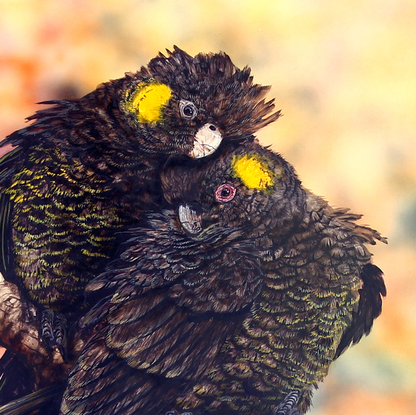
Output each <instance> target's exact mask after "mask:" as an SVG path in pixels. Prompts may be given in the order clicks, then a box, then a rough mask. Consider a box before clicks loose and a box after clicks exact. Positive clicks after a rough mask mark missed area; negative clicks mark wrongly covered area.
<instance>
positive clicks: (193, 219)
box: [179, 205, 202, 235]
mask: <svg viewBox="0 0 416 415" xmlns="http://www.w3.org/2000/svg"><path fill="white" fill-rule="evenodd" d="M179 221H180V222H181V225H182V227H183V228H184V230H185V231H186V232H188V233H190V234H193V235H196V234H197V233H199V232H201V231H202V223H201V215H198V214H197V213H196V212H195V210H192V209H191V208H190V207H189V206H188V205H180V206H179Z"/></svg>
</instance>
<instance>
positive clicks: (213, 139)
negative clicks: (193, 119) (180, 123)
mask: <svg viewBox="0 0 416 415" xmlns="http://www.w3.org/2000/svg"><path fill="white" fill-rule="evenodd" d="M221 141H222V134H221V133H220V131H219V130H218V128H217V127H216V126H215V125H214V124H210V123H207V124H204V125H203V126H202V127H201V128H200V129H199V130H198V131H197V133H196V135H195V141H194V148H193V149H192V150H191V152H190V153H189V156H190V157H192V158H195V159H199V158H202V157H206V156H209V155H210V154H212V153H213V152H214V151H215V150H216V149H217V148H218V147H219V145H220V144H221Z"/></svg>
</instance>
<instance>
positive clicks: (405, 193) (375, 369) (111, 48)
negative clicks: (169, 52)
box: [0, 0, 416, 415]
mask: <svg viewBox="0 0 416 415" xmlns="http://www.w3.org/2000/svg"><path fill="white" fill-rule="evenodd" d="M175 44H176V45H178V46H179V47H180V48H182V49H184V50H186V51H187V52H188V53H190V54H191V55H195V54H197V53H198V52H200V51H204V52H210V51H212V52H218V51H220V50H222V51H225V52H226V53H228V54H229V55H230V56H231V58H232V60H233V62H234V63H235V64H236V65H237V66H238V67H240V68H241V67H243V66H245V65H248V66H250V67H251V68H252V73H253V75H254V77H255V81H256V82H257V83H261V84H268V85H272V89H271V91H270V94H269V97H270V98H272V97H274V98H275V99H276V105H277V108H280V109H282V112H283V114H284V116H283V117H282V118H280V119H279V120H278V121H277V122H276V123H275V124H273V125H270V126H268V127H266V128H265V129H264V130H262V131H261V132H260V133H259V139H260V141H261V142H262V143H263V144H272V148H273V149H274V150H275V151H278V152H280V153H282V154H283V156H284V157H285V158H286V159H287V160H288V161H289V162H291V163H292V164H293V165H294V166H295V167H296V169H297V171H298V173H299V175H300V178H301V179H302V181H303V183H304V185H305V187H307V188H309V189H311V190H313V191H314V192H315V193H316V194H318V195H321V196H325V198H326V199H327V200H328V201H329V202H330V203H331V204H332V205H334V206H338V207H350V208H351V209H352V210H353V211H354V212H356V213H362V214H364V218H363V220H362V223H364V224H369V225H371V226H372V227H373V228H375V229H377V230H379V231H380V232H381V233H382V234H383V235H385V236H387V237H388V238H389V244H388V245H378V246H376V247H374V249H373V250H372V251H373V252H374V257H375V263H376V264H377V265H378V266H380V267H381V268H382V269H383V271H384V272H385V277H386V284H387V288H388V296H387V298H386V299H385V302H384V311H383V314H382V316H381V317H380V318H379V319H378V320H377V321H376V323H375V326H374V329H373V332H372V334H371V335H370V336H369V337H368V338H366V339H364V340H363V341H362V342H361V343H360V344H359V345H357V346H355V347H353V348H352V349H350V350H349V351H348V352H347V353H346V354H345V355H343V356H342V357H341V358H340V359H339V361H337V362H336V363H335V364H334V365H333V366H332V367H331V370H330V374H329V376H328V377H327V379H326V380H325V382H324V383H323V384H322V385H321V386H320V389H319V391H318V392H317V393H316V395H315V398H314V408H313V409H312V411H311V415H318V414H319V415H329V414H338V413H342V414H344V415H350V414H351V415H352V414H354V415H361V414H366V415H370V414H374V415H383V414H389V415H391V414H394V415H396V414H398V415H399V414H400V415H401V414H416V376H415V373H416V282H415V281H414V279H415V269H416V2H414V1H409V0H379V1H378V0H349V1H348V2H347V1H339V2H334V1H331V0H278V1H274V0H238V1H237V0H229V1H226V0H210V1H205V0H193V1H182V0H137V1H133V0H100V1H98V0H97V1H86V0H33V1H32V0H26V1H25V0H0V138H3V137H5V136H6V135H8V134H10V133H11V132H12V131H14V130H16V129H18V128H21V127H23V126H24V125H25V121H24V119H25V117H27V116H29V115H31V114H32V113H33V112H34V111H35V110H36V109H37V106H36V105H35V103H36V102H39V101H43V100H47V99H55V98H77V97H80V96H82V95H84V94H86V93H87V92H89V91H91V90H92V89H94V88H95V87H96V86H97V84H99V83H101V82H104V81H107V80H109V79H114V78H119V77H122V76H123V75H124V72H126V71H136V70H138V69H139V68H140V66H141V65H144V64H146V63H147V62H148V61H149V59H151V58H152V57H154V56H156V54H157V53H158V52H159V51H164V50H165V48H169V49H171V48H172V47H173V45H175Z"/></svg>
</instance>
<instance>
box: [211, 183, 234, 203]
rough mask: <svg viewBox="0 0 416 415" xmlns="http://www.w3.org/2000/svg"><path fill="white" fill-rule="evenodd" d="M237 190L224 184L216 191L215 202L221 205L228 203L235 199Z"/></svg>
mask: <svg viewBox="0 0 416 415" xmlns="http://www.w3.org/2000/svg"><path fill="white" fill-rule="evenodd" d="M236 192H237V189H236V188H235V187H234V186H233V185H231V184H228V183H224V184H222V185H220V186H218V187H217V190H215V200H216V201H217V202H221V203H227V202H229V201H230V200H233V199H234V196H235V194H236Z"/></svg>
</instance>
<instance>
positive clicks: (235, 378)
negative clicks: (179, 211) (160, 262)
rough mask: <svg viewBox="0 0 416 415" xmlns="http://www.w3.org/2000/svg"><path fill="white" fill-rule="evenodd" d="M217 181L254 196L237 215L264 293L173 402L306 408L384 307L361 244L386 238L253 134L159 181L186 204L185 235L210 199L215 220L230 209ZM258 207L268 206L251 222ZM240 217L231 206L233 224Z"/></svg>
mask: <svg viewBox="0 0 416 415" xmlns="http://www.w3.org/2000/svg"><path fill="white" fill-rule="evenodd" d="M192 165H194V167H192ZM218 188H222V189H224V190H225V192H226V193H230V194H233V192H234V191H236V192H239V191H240V190H241V189H244V191H245V192H248V193H249V194H251V197H252V198H253V201H254V200H255V203H251V204H250V205H248V206H249V208H248V209H247V210H246V211H245V212H244V214H245V215H247V216H248V217H250V220H251V221H252V223H253V224H256V225H257V226H256V227H255V230H254V232H252V233H251V236H250V240H251V241H252V242H253V244H254V246H253V252H254V251H255V252H260V264H261V269H262V273H263V278H264V280H263V285H262V291H261V293H260V294H259V295H258V296H257V297H256V299H255V300H254V303H253V304H252V306H251V308H250V310H249V311H248V312H247V314H246V317H245V318H244V321H243V322H242V324H241V325H240V326H239V328H238V329H237V330H235V331H234V332H233V333H232V335H231V336H230V337H229V338H228V339H227V340H226V342H225V343H224V345H223V346H222V348H221V351H220V353H219V354H218V355H217V357H216V360H215V362H214V364H212V365H210V368H209V370H208V371H207V372H206V374H205V376H204V378H203V379H201V381H200V382H196V383H193V384H192V385H190V386H189V387H188V389H187V390H186V391H184V393H183V394H181V395H179V396H178V397H177V407H176V410H177V411H178V412H183V411H191V412H193V413H194V415H196V414H200V413H203V414H211V413H212V414H230V415H231V414H252V415H254V414H256V415H258V414H265V415H266V414H268V415H270V414H272V413H275V414H280V413H286V412H284V411H283V412H279V411H280V410H281V409H282V404H283V406H285V401H287V402H290V403H291V405H290V408H289V410H290V411H294V412H293V413H301V414H304V413H305V412H306V411H307V410H308V408H309V407H310V403H311V396H312V392H313V390H314V388H316V387H317V384H318V382H320V381H322V380H323V378H324V377H325V376H326V374H327V372H328V369H329V366H330V364H331V363H332V362H333V361H334V360H335V359H336V358H338V357H339V355H340V354H341V353H342V352H343V351H344V350H345V349H346V348H348V346H350V345H351V344H354V343H357V342H358V341H359V340H360V339H361V338H362V336H363V335H365V334H368V333H369V332H370V330H371V327H372V325H373V320H374V319H375V318H376V317H378V316H379V314H380V313H381V306H382V296H385V295H386V288H385V284H384V281H383V277H382V272H381V270H380V269H379V268H378V267H377V266H375V265H373V264H372V261H371V254H370V252H369V251H368V249H367V245H373V244H375V243H376V241H382V242H386V239H385V238H383V237H381V235H380V234H379V233H378V232H377V231H375V230H373V229H370V228H369V227H366V226H362V225H359V224H357V220H358V219H360V217H361V215H357V214H353V213H349V210H348V209H335V208H332V207H331V206H330V205H329V204H328V203H327V202H326V201H325V200H324V199H322V198H320V197H318V196H316V195H314V194H313V193H311V192H310V191H308V190H306V189H304V188H303V187H302V186H301V183H300V181H299V180H298V179H297V177H296V175H295V173H294V171H293V170H292V169H291V168H290V166H289V165H288V164H287V163H286V162H285V161H284V160H283V159H282V158H281V157H280V156H279V155H277V154H275V153H273V152H272V151H270V150H269V149H265V148H263V147H261V146H260V145H258V144H257V143H255V142H254V143H246V144H243V145H242V146H240V147H236V148H235V149H231V148H230V149H229V150H228V151H225V152H223V153H222V154H221V156H220V158H219V159H218V160H216V161H214V162H208V163H201V164H199V165H195V164H194V163H190V164H188V165H186V166H185V165H178V166H176V167H173V168H172V169H170V170H169V171H168V173H167V174H166V177H165V179H164V190H165V197H167V198H168V200H170V201H171V202H172V203H175V201H179V200H180V203H184V202H185V204H186V206H187V209H188V210H189V211H190V212H193V213H192V215H189V218H188V219H189V220H188V222H189V224H192V226H189V227H185V228H186V229H187V231H188V232H190V233H192V232H193V228H195V229H199V228H202V229H204V228H205V227H207V226H210V222H209V221H207V220H206V218H205V217H204V210H205V209H206V207H207V206H210V212H211V217H212V218H216V216H217V215H219V216H221V215H223V214H224V212H228V209H229V205H228V204H227V200H228V199H229V198H230V197H231V196H226V195H225V194H224V196H220V198H219V200H218V198H216V199H215V197H216V195H217V194H218V191H217V190H215V189H218ZM233 189H235V190H233ZM271 195H278V197H277V198H276V197H271ZM221 198H223V201H222V200H221ZM214 199H215V200H214ZM269 200H272V201H273V204H272V205H269V204H265V203H266V201H267V203H268V201H269ZM212 204H216V208H213V207H212V206H211V205H212ZM262 210H267V211H268V213H269V214H268V215H267V216H266V217H262V219H261V220H258V221H257V222H256V219H255V218H256V214H257V212H259V211H262ZM215 212H217V213H215ZM240 217H241V213H240V212H239V211H236V210H234V209H232V208H231V210H230V212H229V213H228V221H227V223H228V226H229V227H230V229H232V228H233V226H234V220H238V219H239V218H240ZM184 390H185V388H184ZM296 402H297V405H296V406H294V403H296ZM273 411H274V412H273ZM297 411H299V412H297ZM290 413H292V412H290Z"/></svg>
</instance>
